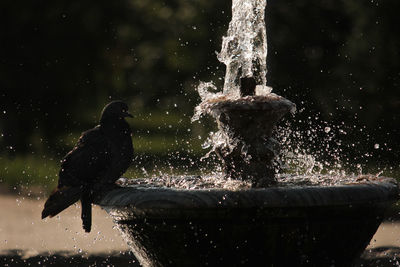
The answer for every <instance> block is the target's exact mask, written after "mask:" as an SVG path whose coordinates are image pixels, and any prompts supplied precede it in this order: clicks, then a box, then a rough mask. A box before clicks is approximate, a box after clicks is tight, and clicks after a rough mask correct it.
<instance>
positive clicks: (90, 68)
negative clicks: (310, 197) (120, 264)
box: [0, 0, 400, 184]
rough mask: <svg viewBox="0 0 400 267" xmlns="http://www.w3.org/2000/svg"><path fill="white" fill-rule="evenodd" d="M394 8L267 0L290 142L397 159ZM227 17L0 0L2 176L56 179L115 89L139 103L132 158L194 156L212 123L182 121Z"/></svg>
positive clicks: (399, 101) (214, 7)
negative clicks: (292, 107) (291, 106)
mask: <svg viewBox="0 0 400 267" xmlns="http://www.w3.org/2000/svg"><path fill="white" fill-rule="evenodd" d="M399 11H400V2H399V1H398V0H386V1H377V0H372V1H359V0H342V1H338V0H335V1H334V0H321V1H307V0H296V1H277V0H269V1H268V6H267V11H266V16H267V35H268V59H267V60H268V69H269V72H268V75H267V80H268V85H270V86H272V87H273V88H274V92H275V93H277V94H280V95H282V96H284V97H286V98H288V99H290V100H291V101H293V102H294V103H296V104H297V107H298V111H299V112H298V113H297V114H296V115H295V116H294V117H291V118H288V121H287V122H286V124H284V125H286V126H284V127H287V125H289V124H290V127H291V129H292V132H290V133H289V134H287V135H288V137H289V139H291V140H292V141H291V144H292V145H293V146H296V147H299V148H301V150H302V151H305V152H306V153H310V154H314V155H317V156H318V157H319V158H320V160H322V161H324V160H326V161H327V162H328V165H329V161H331V160H336V157H340V158H341V160H342V161H343V162H344V165H346V166H347V168H350V169H351V168H352V166H353V167H354V166H356V165H357V164H361V165H362V166H363V168H365V169H367V170H371V171H372V172H374V171H375V172H378V171H379V170H381V169H383V170H386V171H389V172H396V170H398V169H399V162H400V161H399V160H400V157H399V153H398V151H399V149H400V142H399V134H400V132H399V113H400V112H399V111H400V91H399V82H400V68H399V67H400V56H399V49H400V34H399V30H398V26H396V25H400V19H399V17H400V16H399V15H398V14H399ZM230 18H231V1H208V0H193V1H187V0H171V1H159V0H152V1H135V0H117V1H104V0H99V1H89V0H80V1H71V0H68V1H67V0H57V1H44V0H38V1H18V0H17V1H15V0H2V1H1V2H0V99H1V102H0V133H1V137H0V167H1V168H0V169H1V171H0V182H2V181H3V182H6V183H7V182H8V183H10V184H13V183H14V184H18V183H20V182H18V181H19V180H21V179H25V180H28V181H30V182H32V183H35V182H37V180H38V178H36V176H39V177H42V178H45V179H42V180H44V181H45V183H47V182H46V181H47V180H46V179H48V178H49V177H53V178H51V181H53V182H54V177H55V175H56V169H57V168H58V165H59V164H58V160H59V159H60V158H62V156H63V155H64V154H65V153H66V152H67V151H68V150H69V149H70V148H71V147H72V146H73V144H74V143H75V142H76V140H77V137H78V136H79V134H80V132H82V131H84V130H86V129H88V128H90V127H93V126H94V125H95V124H96V122H97V120H98V118H99V114H100V111H101V109H102V107H103V106H104V105H105V104H106V103H107V102H109V101H110V100H114V99H123V100H125V101H126V102H127V103H128V104H129V105H130V106H131V109H132V112H133V113H134V115H135V118H134V120H132V121H131V126H132V128H133V129H134V133H135V137H134V144H135V146H136V151H137V155H140V157H138V160H137V161H136V165H135V166H133V168H136V169H141V168H142V167H143V166H149V164H150V163H151V164H153V165H152V166H153V167H146V168H151V169H152V171H154V170H155V169H156V168H157V166H154V162H153V160H154V158H157V159H159V161H164V162H165V159H168V160H170V159H171V158H175V160H176V157H178V156H177V155H179V158H180V159H181V160H182V159H183V160H186V161H185V162H186V163H185V164H189V165H190V162H192V160H198V159H199V158H200V157H201V156H202V155H203V154H205V153H206V151H205V150H202V149H201V146H200V144H201V143H202V142H203V141H204V139H205V138H206V136H207V132H208V131H209V130H210V129H212V128H213V127H215V126H214V125H213V124H212V123H211V122H210V121H207V120H206V121H202V122H201V123H200V124H199V123H195V124H191V123H190V118H191V116H192V115H193V108H194V106H195V105H196V104H198V103H199V101H200V99H199V97H198V95H197V92H196V90H195V87H196V86H197V84H198V83H199V81H200V80H202V81H209V80H213V81H214V82H215V83H216V84H217V85H219V86H221V85H222V81H223V77H224V66H223V65H222V64H220V63H219V62H218V61H217V59H216V55H215V51H219V50H220V46H221V38H222V36H223V35H224V33H225V32H226V30H227V28H228V23H229V21H230ZM327 127H328V129H331V130H330V131H329V133H327V131H326V129H327ZM308 130H311V134H307V131H308ZM299 135H301V136H300V137H299ZM310 136H311V137H310ZM168 160H167V161H168ZM149 162H150V163H149ZM172 162H173V161H172ZM188 162H189V163H188ZM171 164H174V163H171ZM178 165H179V164H178ZM192 165H193V163H192ZM358 167H359V166H358ZM172 168H173V167H172V166H170V169H171V170H172ZM49 170H50V171H49ZM143 172H144V173H145V172H146V170H145V171H143ZM27 173H28V174H27ZM21 174H22V175H21ZM389 174H390V173H389ZM25 176H26V177H25ZM39 180H40V179H39ZM23 183H25V182H23ZM27 184H28V182H27Z"/></svg>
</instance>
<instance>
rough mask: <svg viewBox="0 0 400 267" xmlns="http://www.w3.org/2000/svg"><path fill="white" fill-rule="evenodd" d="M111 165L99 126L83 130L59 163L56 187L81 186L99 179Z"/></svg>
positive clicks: (108, 152)
mask: <svg viewBox="0 0 400 267" xmlns="http://www.w3.org/2000/svg"><path fill="white" fill-rule="evenodd" d="M110 165H111V151H110V145H109V142H108V141H107V138H106V137H105V136H104V133H103V132H102V130H101V128H100V127H99V126H97V127H95V128H93V129H91V130H89V131H86V132H84V133H83V134H82V135H81V137H80V138H79V140H78V143H77V145H76V146H75V147H74V148H73V149H72V150H71V151H70V152H69V153H68V154H67V155H66V156H65V158H64V160H63V161H62V164H61V170H60V173H59V181H58V187H59V188H61V187H63V186H81V185H85V184H90V183H93V182H95V181H96V180H98V179H100V177H101V176H102V175H104V174H105V172H106V170H107V169H108V168H109V166H110Z"/></svg>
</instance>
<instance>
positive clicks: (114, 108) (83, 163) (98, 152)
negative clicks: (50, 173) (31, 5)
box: [42, 101, 133, 232]
mask: <svg viewBox="0 0 400 267" xmlns="http://www.w3.org/2000/svg"><path fill="white" fill-rule="evenodd" d="M126 117H132V115H131V114H129V112H128V106H127V105H126V104H125V103H124V102H122V101H113V102H111V103H109V104H108V105H106V106H105V107H104V109H103V111H102V113H101V118H100V124H99V125H97V126H96V127H94V128H93V129H90V130H88V131H86V132H84V133H82V135H81V137H80V138H79V140H78V143H77V144H76V146H75V147H74V148H73V149H72V150H71V151H70V152H69V153H67V155H66V156H65V158H64V159H63V160H62V163H61V170H60V172H59V179H58V186H57V188H56V189H55V190H54V191H53V193H52V194H51V195H50V196H49V198H48V199H47V201H46V203H45V204H44V209H43V211H42V219H44V218H46V217H47V216H50V217H53V216H55V215H57V214H58V213H60V212H61V211H63V210H64V209H66V208H67V207H69V206H70V205H72V204H73V203H75V202H76V201H78V200H79V199H80V200H81V204H82V215H81V218H82V225H83V229H84V230H85V231H86V232H90V229H91V225H92V202H93V198H94V195H95V193H96V190H98V189H100V188H104V187H107V186H110V187H113V185H115V184H114V183H115V181H116V180H118V179H119V178H120V177H121V175H122V174H123V173H124V172H125V171H126V169H127V168H128V167H129V165H130V164H131V162H132V158H133V146H132V139H131V135H132V132H131V129H130V127H129V125H128V123H127V122H126V121H125V118H126Z"/></svg>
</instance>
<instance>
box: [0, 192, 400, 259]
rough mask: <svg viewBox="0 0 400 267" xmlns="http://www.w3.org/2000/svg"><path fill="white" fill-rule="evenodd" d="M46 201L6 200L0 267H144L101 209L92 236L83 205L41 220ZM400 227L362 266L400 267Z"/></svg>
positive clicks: (388, 230) (392, 228)
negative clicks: (82, 215)
mask: <svg viewBox="0 0 400 267" xmlns="http://www.w3.org/2000/svg"><path fill="white" fill-rule="evenodd" d="M43 204H44V199H43V198H39V197H36V198H29V197H24V196H18V195H14V194H2V195H0V210H1V212H2V216H0V238H1V239H0V266H27V265H30V266H37V265H42V266H48V265H54V266H67V265H69V264H71V263H73V264H74V266H90V265H92V266H127V264H130V265H129V266H139V264H138V263H137V261H136V260H135V258H134V257H133V255H132V254H131V253H130V252H129V249H128V246H127V245H126V243H125V241H124V240H123V239H122V238H121V236H120V234H119V232H118V230H117V229H115V227H114V224H113V222H112V219H111V218H110V217H109V216H108V215H107V213H106V212H105V211H104V210H102V209H101V208H100V207H98V206H94V209H93V227H92V231H91V233H88V234H87V233H85V232H84V231H83V229H82V226H81V220H80V207H79V205H78V204H76V205H74V206H72V207H70V208H68V209H67V210H65V211H64V212H62V213H61V214H60V215H59V216H57V217H55V218H48V219H45V220H41V218H40V214H41V210H42V208H43ZM399 247H400V223H397V222H394V223H391V222H386V223H383V224H382V225H381V226H380V227H379V229H378V231H377V233H376V234H375V236H374V238H373V239H372V241H371V244H370V245H369V247H368V248H367V250H366V251H365V252H364V254H363V257H362V260H360V261H359V262H358V263H357V264H358V265H357V266H399V265H396V264H398V262H397V258H398V256H397V255H400V249H399Z"/></svg>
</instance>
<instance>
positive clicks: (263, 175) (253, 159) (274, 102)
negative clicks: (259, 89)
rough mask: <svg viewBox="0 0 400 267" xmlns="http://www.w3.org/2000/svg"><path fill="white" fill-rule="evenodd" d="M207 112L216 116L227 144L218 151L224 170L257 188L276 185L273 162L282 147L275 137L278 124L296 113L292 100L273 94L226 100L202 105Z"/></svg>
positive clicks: (216, 148)
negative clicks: (283, 118) (287, 115)
mask: <svg viewBox="0 0 400 267" xmlns="http://www.w3.org/2000/svg"><path fill="white" fill-rule="evenodd" d="M201 105H203V107H202V108H203V110H205V111H206V112H207V113H209V114H210V115H212V116H213V117H214V118H215V119H216V120H217V123H218V128H219V130H220V132H221V133H222V135H223V136H224V139H225V142H220V143H218V144H217V145H215V147H214V149H215V152H216V154H217V155H218V157H219V158H220V159H221V161H222V162H223V170H224V173H225V175H226V176H227V177H229V178H232V179H241V180H250V181H251V182H252V184H253V186H254V187H265V186H269V185H273V184H275V183H276V180H275V169H274V166H273V162H272V161H273V159H274V158H275V156H276V155H277V154H278V153H279V144H278V143H277V141H275V140H274V139H273V138H272V132H273V130H274V128H275V125H276V123H277V122H278V121H279V120H280V119H281V118H282V117H283V116H284V115H285V114H286V113H288V112H291V111H292V112H293V111H294V110H295V107H296V106H295V105H294V104H293V103H292V102H290V101H289V100H287V99H285V98H283V97H281V96H278V95H275V94H269V95H265V96H254V95H253V96H250V95H249V96H244V97H241V98H238V99H226V98H224V97H222V98H217V99H212V100H209V101H206V102H204V103H202V104H201Z"/></svg>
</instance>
